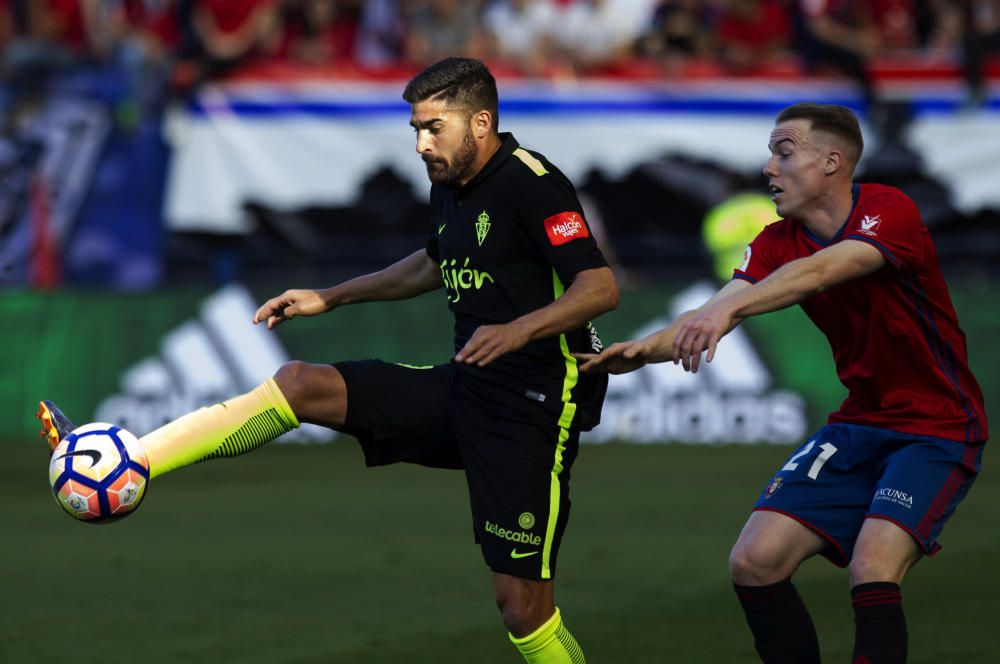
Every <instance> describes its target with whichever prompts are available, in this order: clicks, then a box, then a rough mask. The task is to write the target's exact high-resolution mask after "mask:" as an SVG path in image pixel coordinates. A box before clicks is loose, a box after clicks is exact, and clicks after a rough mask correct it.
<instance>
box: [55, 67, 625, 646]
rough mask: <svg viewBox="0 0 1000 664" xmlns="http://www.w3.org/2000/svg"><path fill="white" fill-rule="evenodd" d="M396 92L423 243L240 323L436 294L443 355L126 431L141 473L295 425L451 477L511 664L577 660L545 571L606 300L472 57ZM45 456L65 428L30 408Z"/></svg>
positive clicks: (377, 461)
mask: <svg viewBox="0 0 1000 664" xmlns="http://www.w3.org/2000/svg"><path fill="white" fill-rule="evenodd" d="M403 98H404V99H405V100H406V101H407V102H409V103H410V105H411V116H410V124H411V125H412V126H413V129H414V131H415V133H416V147H417V152H418V153H419V154H420V156H421V158H422V159H423V160H424V162H425V163H426V166H427V174H428V176H429V177H430V180H431V183H432V187H431V203H432V208H433V219H432V220H431V223H430V224H429V225H428V241H427V245H426V247H425V248H422V249H420V250H418V251H415V252H414V253H413V254H411V255H410V256H408V257H406V258H404V259H402V260H400V261H399V262H397V263H395V264H393V265H391V266H389V267H387V268H385V269H383V270H381V271H379V272H375V273H372V274H367V275H364V276H361V277H358V278H355V279H353V280H350V281H347V282H345V283H342V284H339V285H337V286H333V287H331V288H328V289H325V290H289V291H286V292H285V293H283V294H281V295H279V296H278V297H275V298H272V299H270V300H268V301H267V302H265V303H264V304H263V306H261V307H260V309H259V310H258V311H257V313H256V315H255V316H254V323H266V325H267V327H268V328H269V329H273V328H274V327H276V326H277V325H280V324H282V323H284V322H285V321H288V320H291V319H293V318H296V317H298V316H313V315H317V314H321V313H325V312H328V311H331V310H333V309H335V308H337V307H340V306H343V305H346V304H353V303H357V302H368V301H373V300H399V299H405V298H411V297H415V296H417V295H420V294H422V293H425V292H428V291H432V290H438V289H442V288H443V289H444V293H445V297H446V298H447V300H448V304H449V307H450V309H451V311H452V313H453V314H454V316H455V351H456V353H455V356H454V359H453V360H452V361H451V362H449V363H447V364H443V365H440V366H435V367H414V366H409V365H401V364H391V363H387V362H382V361H378V360H367V361H355V362H337V363H335V364H332V365H313V364H306V363H302V362H290V363H288V364H286V365H284V366H283V367H281V368H280V369H279V371H278V372H277V373H276V374H275V376H274V378H273V379H271V380H268V381H267V382H266V383H264V384H263V385H261V386H259V387H258V388H256V389H255V390H253V391H252V392H250V393H248V394H244V395H242V396H238V397H236V398H234V399H231V400H229V401H226V402H225V403H223V404H218V405H215V406H212V407H209V408H203V409H201V410H198V411H195V412H194V413H191V414H188V415H186V416H184V417H182V418H180V419H178V420H176V421H174V422H171V423H169V424H167V425H166V426H164V427H162V428H160V429H158V430H156V431H154V432H152V433H150V434H149V435H147V436H145V437H143V438H142V439H141V442H142V445H143V447H144V448H145V450H146V454H147V456H148V458H149V461H150V466H151V475H152V476H153V477H156V476H159V475H162V474H163V473H166V472H169V471H172V470H176V469H178V468H181V467H183V466H187V465H189V464H193V463H196V462H198V461H202V460H206V459H212V458H218V457H229V456H235V455H237V454H241V453H244V452H248V451H250V450H252V449H255V448H257V447H259V446H260V445H263V444H264V443H266V442H268V441H269V440H272V439H273V438H275V437H277V436H279V435H280V434H282V433H285V432H286V431H289V430H290V429H292V428H294V427H297V426H298V425H299V423H300V422H311V423H315V424H320V425H324V426H328V427H330V428H332V429H336V430H338V431H343V432H346V433H349V434H353V435H354V436H356V437H357V438H358V440H359V441H360V443H361V447H362V449H363V451H364V454H365V461H366V463H367V465H369V466H377V465H383V464H390V463H397V462H410V463H418V464H422V465H426V466H431V467H441V468H454V469H461V470H464V472H465V474H466V478H467V481H468V486H469V496H470V502H471V511H472V520H473V529H474V532H475V539H476V541H477V542H478V544H479V546H480V549H481V552H482V555H483V558H484V560H485V562H486V564H487V566H488V567H489V568H490V570H491V571H492V575H493V587H494V590H495V594H496V602H497V606H498V607H499V609H500V612H501V613H502V616H503V622H504V625H505V626H506V627H507V629H508V631H509V632H510V640H511V641H512V642H513V644H514V645H515V646H516V647H517V649H518V650H519V651H520V652H521V654H522V655H523V657H524V659H525V661H527V662H532V663H539V664H542V663H545V664H550V663H551V664H569V663H571V662H572V663H574V664H579V663H582V662H584V656H583V652H582V650H581V649H580V646H579V645H578V644H577V642H576V641H575V640H574V638H573V636H572V635H571V634H570V632H569V631H568V630H567V628H566V626H565V625H564V624H563V621H562V617H561V615H560V612H559V610H558V609H557V608H556V605H555V600H554V594H553V579H554V578H555V573H556V559H557V555H558V552H559V543H560V541H561V539H562V535H563V531H564V530H565V528H566V524H567V521H568V518H569V507H570V501H569V477H570V468H571V467H572V465H573V461H574V459H575V458H576V455H577V449H578V441H579V435H580V431H582V430H586V429H589V428H591V427H593V426H594V425H595V424H597V422H598V420H599V417H600V410H601V404H602V402H603V399H604V393H605V389H606V387H607V377H606V376H595V375H590V376H581V375H580V374H579V372H578V370H577V361H576V359H575V358H574V356H573V355H572V353H574V352H576V353H579V352H584V351H588V350H589V351H597V350H599V349H600V339H599V338H598V337H597V334H596V331H595V329H594V327H593V326H592V325H591V323H590V320H591V319H592V318H594V317H596V316H598V315H600V314H602V313H604V312H607V311H610V310H612V309H614V308H615V307H616V306H617V302H618V291H617V287H616V285H615V280H614V277H613V276H612V273H611V270H609V269H608V267H607V265H606V264H605V261H604V258H603V257H602V256H601V252H600V251H599V250H598V248H597V245H596V244H595V242H594V239H593V237H591V235H590V230H589V227H588V226H587V222H586V221H585V220H584V217H583V214H582V208H581V206H580V202H579V201H578V200H577V197H576V193H575V190H574V188H573V186H572V184H570V182H569V180H567V179H566V177H565V176H564V175H563V174H562V173H561V172H560V171H559V170H558V169H557V168H556V167H554V166H553V165H552V164H551V163H550V162H549V161H548V160H547V159H546V158H545V157H543V156H542V155H540V154H538V153H536V152H531V151H529V150H526V149H525V148H522V147H520V146H519V145H518V143H517V141H516V140H515V139H514V137H513V136H512V135H510V134H507V133H504V134H500V133H498V131H497V120H498V116H497V89H496V82H495V80H494V78H493V76H492V74H490V72H489V70H488V69H487V68H486V66H485V65H483V63H481V62H479V61H477V60H470V59H464V58H448V59H446V60H443V61H441V62H438V63H437V64H435V65H432V66H430V67H428V68H427V69H426V70H424V71H423V72H421V73H420V74H418V75H417V76H416V77H414V78H413V79H412V80H411V81H410V82H409V84H408V85H407V87H406V90H405V91H404V93H403ZM39 415H40V417H41V419H42V422H43V428H44V431H43V433H46V434H47V435H48V437H49V442H50V444H52V445H53V446H54V444H55V443H57V442H58V440H59V438H60V437H61V436H63V435H64V434H65V433H67V432H68V431H69V430H71V429H72V424H71V423H69V422H68V421H67V420H66V419H65V416H63V415H62V414H61V413H60V412H59V411H58V409H56V408H55V406H54V405H52V404H51V403H50V402H43V403H42V404H41V406H40V412H39Z"/></svg>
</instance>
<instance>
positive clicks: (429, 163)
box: [423, 129, 479, 185]
mask: <svg viewBox="0 0 1000 664" xmlns="http://www.w3.org/2000/svg"><path fill="white" fill-rule="evenodd" d="M477 156H479V148H478V147H477V146H476V139H475V138H474V137H473V136H472V129H467V130H466V132H465V138H463V139H462V144H461V145H460V146H459V147H458V150H457V151H456V152H455V156H454V157H452V159H451V161H450V162H449V161H448V160H446V159H441V158H434V157H432V158H430V159H428V158H427V157H426V156H425V157H423V160H424V165H425V166H426V167H427V177H428V178H430V181H431V183H432V184H443V185H453V184H457V183H459V182H461V181H462V180H463V179H465V176H466V174H467V173H468V172H469V170H470V169H471V168H472V165H473V164H474V163H475V162H476V157H477Z"/></svg>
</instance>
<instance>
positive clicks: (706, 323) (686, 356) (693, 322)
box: [673, 303, 734, 373]
mask: <svg viewBox="0 0 1000 664" xmlns="http://www.w3.org/2000/svg"><path fill="white" fill-rule="evenodd" d="M733 321H734V318H733V315H732V314H731V313H730V312H729V309H728V307H726V306H724V305H723V304H722V303H719V304H714V305H710V306H706V307H704V308H702V309H700V310H698V311H696V312H695V314H694V315H693V316H691V317H690V318H688V319H687V320H684V321H681V322H680V324H679V327H678V329H677V334H675V335H674V343H673V360H674V364H677V362H680V363H681V364H682V365H683V366H684V370H685V371H690V372H691V373H698V367H699V365H700V364H701V354H702V352H704V351H706V350H707V351H708V354H707V355H706V356H705V361H706V362H711V361H712V360H713V359H714V358H715V348H716V346H717V345H718V344H719V339H721V338H722V336H723V335H724V334H725V333H726V332H728V331H729V328H730V327H731V326H732V324H733Z"/></svg>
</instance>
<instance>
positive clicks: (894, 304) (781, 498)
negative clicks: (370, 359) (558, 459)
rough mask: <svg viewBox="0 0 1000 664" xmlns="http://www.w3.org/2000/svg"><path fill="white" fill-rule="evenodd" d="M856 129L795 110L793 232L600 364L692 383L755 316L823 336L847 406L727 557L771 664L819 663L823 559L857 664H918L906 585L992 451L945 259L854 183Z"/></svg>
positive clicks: (787, 180) (883, 197)
mask: <svg viewBox="0 0 1000 664" xmlns="http://www.w3.org/2000/svg"><path fill="white" fill-rule="evenodd" d="M862 147H863V144H862V136H861V130H860V127H859V126H858V121H857V118H855V117H854V115H853V113H851V111H850V110H848V109H846V108H843V107H840V106H827V105H818V104H798V105H795V106H791V107H789V108H786V109H785V110H784V111H782V112H781V113H780V114H779V115H778V118H777V122H776V125H775V128H774V131H773V132H772V133H771V140H770V143H769V148H770V151H771V158H770V160H769V161H768V162H767V166H766V167H765V168H764V175H765V176H766V177H767V179H768V183H769V187H770V190H771V195H772V198H773V200H774V202H775V204H776V205H777V211H778V214H779V215H780V217H781V219H780V220H779V221H777V222H775V223H773V224H771V225H769V226H767V227H766V228H765V229H764V230H763V231H762V232H761V233H760V234H759V235H758V236H757V238H756V239H755V240H754V241H753V242H752V243H751V244H750V246H749V248H748V249H747V250H746V253H745V254H744V258H743V263H742V265H740V266H739V268H738V269H736V271H735V275H734V279H733V281H732V282H730V283H729V284H728V285H726V286H725V287H724V288H722V289H721V290H720V291H719V292H718V293H716V294H715V296H713V297H712V298H711V299H710V300H709V301H708V302H707V303H706V304H705V305H703V306H702V307H700V308H699V309H696V310H695V311H692V312H688V313H686V314H684V315H683V316H681V317H679V318H678V320H677V321H675V322H674V323H673V324H672V325H670V326H668V327H667V328H664V329H663V330H660V331H658V332H656V333H653V334H651V335H649V336H648V337H645V338H643V339H639V340H636V341H630V342H626V343H621V344H614V345H613V346H611V347H610V348H608V349H607V350H605V351H604V352H603V353H601V354H600V355H595V356H590V357H589V358H587V359H588V361H587V362H585V363H584V364H583V365H582V366H581V370H583V371H585V372H586V371H597V370H602V371H609V372H612V373H623V372H626V371H631V370H634V369H636V368H638V367H640V366H642V365H643V364H645V363H647V362H662V361H665V360H668V359H672V360H673V361H674V362H678V361H679V362H681V363H682V364H683V365H684V368H685V369H688V370H690V371H697V370H698V365H699V362H700V361H701V354H702V352H705V351H707V354H706V356H705V359H706V360H707V361H709V362H710V361H711V360H712V357H713V355H714V352H715V348H716V344H717V343H718V341H719V339H720V338H721V337H722V336H723V335H725V334H726V333H727V332H728V331H730V330H731V329H733V328H734V327H735V326H736V325H738V324H739V323H740V322H741V321H742V320H743V319H744V318H746V317H747V316H754V315H757V314H763V313H767V312H769V311H775V310H778V309H782V308H784V307H788V306H791V305H793V304H799V305H801V307H802V308H803V310H805V312H806V314H807V315H808V316H809V318H810V319H811V320H812V321H813V323H815V324H816V326H817V327H819V329H820V330H822V331H823V333H824V334H826V336H827V338H828V339H829V341H830V346H831V348H832V349H833V355H834V359H835V360H836V366H837V373H838V376H839V377H840V380H841V382H842V383H843V384H844V386H845V387H847V389H848V396H847V398H846V399H845V400H844V402H843V403H842V404H841V406H840V409H839V410H837V411H836V412H834V413H832V414H831V415H830V418H829V421H828V424H827V425H826V426H824V427H823V428H821V429H820V430H819V431H817V432H816V433H815V434H813V436H811V437H810V438H809V440H808V441H807V442H806V443H805V444H804V445H802V446H801V447H800V448H799V449H797V450H796V451H795V452H794V453H793V454H792V455H791V457H790V458H789V459H788V461H787V463H785V464H784V465H783V466H782V467H781V468H780V469H779V470H778V472H777V474H775V475H774V476H773V477H772V478H771V479H769V480H768V482H767V484H766V486H765V487H764V489H763V491H762V492H761V494H760V496H759V498H758V499H757V502H756V504H755V505H754V511H753V512H752V513H751V516H750V518H749V520H748V521H747V523H746V525H745V526H744V528H743V532H742V533H740V536H739V539H738V540H737V542H736V545H735V546H734V547H733V550H732V554H731V556H730V573H731V575H732V580H733V584H734V587H735V590H736V594H737V596H738V597H739V601H740V602H741V604H742V605H743V610H744V612H745V614H746V619H747V623H748V624H749V626H750V630H751V631H752V632H753V636H754V645H755V647H756V649H757V652H758V654H759V655H760V657H761V659H762V660H763V661H765V662H768V663H769V664H774V663H779V662H789V663H791V662H796V663H799V664H802V663H809V662H819V661H820V660H819V646H818V639H817V636H816V630H815V628H814V627H813V623H812V620H811V618H810V617H809V613H808V611H807V610H806V607H805V605H804V604H803V602H802V599H801V598H800V597H799V594H798V592H797V591H796V589H795V587H794V586H793V585H792V581H791V577H792V574H793V573H794V572H795V571H796V569H798V567H799V565H800V564H801V563H802V561H804V560H805V559H806V558H809V557H811V556H814V555H816V554H820V555H823V556H825V557H827V558H828V559H830V560H831V561H832V562H833V563H834V564H836V565H839V566H841V567H849V568H850V582H851V596H852V602H853V606H854V620H855V626H856V627H855V645H854V656H853V661H854V662H855V664H883V663H897V662H905V661H906V652H907V632H906V622H905V619H904V614H903V604H902V596H901V594H900V584H901V583H902V581H903V578H904V577H905V576H906V573H907V572H908V571H909V569H910V568H911V567H912V566H913V565H914V564H915V563H916V562H917V561H918V560H919V559H920V558H922V557H923V556H932V555H934V554H935V553H936V552H937V550H938V549H939V544H938V541H937V540H938V536H939V535H940V533H941V529H942V527H943V526H944V524H945V522H946V521H947V520H948V519H949V518H950V517H951V515H952V514H953V513H954V511H955V508H956V507H957V506H958V504H959V503H960V502H961V501H962V499H963V498H964V497H965V495H966V494H967V493H968V491H969V488H970V487H971V486H972V483H973V482H974V481H975V479H976V476H977V474H978V472H979V468H980V463H981V460H982V454H983V447H984V444H985V441H986V439H987V437H988V435H987V429H986V417H985V414H984V410H983V397H982V393H981V391H980V389H979V386H978V384H977V383H976V379H975V378H974V377H973V375H972V372H971V371H970V370H969V366H968V360H967V353H966V345H965V335H964V334H963V333H962V331H961V329H959V326H958V319H957V318H956V315H955V310H954V307H953V306H952V303H951V298H950V296H949V294H948V289H947V286H946V285H945V281H944V278H943V277H942V276H941V269H940V267H939V265H938V257H937V252H936V250H935V248H934V244H933V242H932V241H931V237H930V234H929V233H928V231H927V228H926V226H924V224H923V222H922V221H921V220H920V215H919V213H918V212H917V208H916V206H915V205H914V204H913V201H911V200H910V199H909V198H908V197H907V196H906V195H905V194H903V193H902V192H901V191H899V190H898V189H894V188H892V187H886V186H882V185H878V184H861V185H859V184H855V183H854V182H853V179H852V178H853V172H854V167H855V165H856V164H857V162H858V159H859V158H860V157H861V151H862Z"/></svg>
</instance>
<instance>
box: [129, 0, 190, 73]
mask: <svg viewBox="0 0 1000 664" xmlns="http://www.w3.org/2000/svg"><path fill="white" fill-rule="evenodd" d="M181 1H182V0H122V4H121V11H122V13H123V15H124V23H125V29H126V37H125V38H126V40H128V41H131V42H133V43H135V44H136V46H137V47H138V48H140V49H141V50H142V51H143V53H144V54H145V57H146V58H147V59H148V60H150V61H153V62H164V61H166V60H167V59H168V57H169V56H170V55H172V54H175V53H177V50H178V49H179V48H180V46H181V15H180V4H181Z"/></svg>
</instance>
